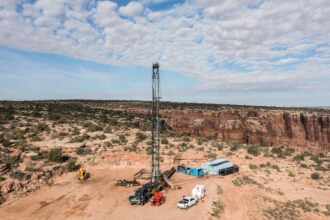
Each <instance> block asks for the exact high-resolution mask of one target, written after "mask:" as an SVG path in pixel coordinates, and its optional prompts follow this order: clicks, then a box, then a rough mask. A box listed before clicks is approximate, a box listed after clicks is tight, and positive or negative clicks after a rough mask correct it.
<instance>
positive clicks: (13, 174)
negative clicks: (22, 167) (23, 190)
mask: <svg viewBox="0 0 330 220" xmlns="http://www.w3.org/2000/svg"><path fill="white" fill-rule="evenodd" d="M9 176H10V177H11V178H13V179H18V180H22V179H23V178H24V176H25V174H24V173H22V172H21V171H19V170H16V171H11V172H10V173H9Z"/></svg>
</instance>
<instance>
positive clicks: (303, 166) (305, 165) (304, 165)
mask: <svg viewBox="0 0 330 220" xmlns="http://www.w3.org/2000/svg"><path fill="white" fill-rule="evenodd" d="M300 166H301V167H302V168H307V167H308V166H307V164H305V163H302V164H300Z"/></svg>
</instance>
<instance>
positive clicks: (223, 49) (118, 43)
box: [0, 0, 330, 90]
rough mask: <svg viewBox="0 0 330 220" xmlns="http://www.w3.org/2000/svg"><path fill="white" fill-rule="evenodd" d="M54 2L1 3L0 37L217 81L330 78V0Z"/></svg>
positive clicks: (238, 85)
mask: <svg viewBox="0 0 330 220" xmlns="http://www.w3.org/2000/svg"><path fill="white" fill-rule="evenodd" d="M54 2H55V1H53V0H37V1H36V2H26V1H23V0H15V1H12V0H4V1H0V44H1V45H4V46H7V47H11V48H18V49H22V50H31V51H38V52H47V53H56V54H62V55H66V56H71V57H74V58H79V59H85V60H90V61H94V62H98V63H104V64H110V65H123V66H125V65H137V66H147V67H149V66H150V63H151V62H152V61H159V62H160V63H161V67H162V68H165V69H168V70H172V71H176V72H180V73H182V74H185V75H187V76H191V77H195V78H197V79H199V80H200V81H202V82H203V86H204V88H209V89H217V88H222V89H228V90H230V89H242V90H249V89H251V90H253V89H269V88H274V89H275V88H282V87H292V88H305V87H308V86H315V84H312V83H310V81H312V80H313V79H315V78H321V79H329V75H330V71H329V65H330V62H329V59H330V52H329V51H330V46H329V45H330V41H329V39H330V30H329V28H327V27H330V2H329V1H325V0H323V1H321V0H320V1H309V0H300V1H284V0H280V1H274V0H271V1H259V0H242V1H234V0H223V1H218V0H196V1H186V2H185V3H183V4H180V5H177V4H174V5H173V7H172V8H170V9H168V10H163V11H161V10H160V11H159V10H158V11H152V10H150V9H148V8H145V9H144V7H147V6H148V4H149V3H150V4H151V3H159V2H163V1H162V0H154V1H151V0H146V1H143V2H142V3H140V2H137V1H133V2H130V3H128V4H127V5H126V6H122V7H119V8H118V5H117V4H116V3H115V2H112V1H97V2H96V3H93V4H91V2H90V1H87V0H65V1H64V0H60V1H56V3H54ZM18 5H19V6H20V7H19V8H21V10H16V9H17V6H18ZM143 5H144V6H143ZM289 65H290V66H289Z"/></svg>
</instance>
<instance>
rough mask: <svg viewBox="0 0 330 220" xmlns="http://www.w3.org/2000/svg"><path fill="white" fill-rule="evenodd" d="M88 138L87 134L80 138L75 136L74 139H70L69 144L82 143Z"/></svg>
mask: <svg viewBox="0 0 330 220" xmlns="http://www.w3.org/2000/svg"><path fill="white" fill-rule="evenodd" d="M89 138H90V136H89V135H88V134H84V135H82V136H76V137H74V138H72V140H71V142H80V143H81V142H84V141H86V140H88V139H89Z"/></svg>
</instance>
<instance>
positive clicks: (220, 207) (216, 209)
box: [210, 185, 225, 218]
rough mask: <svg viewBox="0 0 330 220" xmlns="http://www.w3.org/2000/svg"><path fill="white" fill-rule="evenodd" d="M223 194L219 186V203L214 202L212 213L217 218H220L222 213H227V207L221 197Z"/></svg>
mask: <svg viewBox="0 0 330 220" xmlns="http://www.w3.org/2000/svg"><path fill="white" fill-rule="evenodd" d="M222 193H223V189H222V188H221V186H219V185H218V186H217V195H218V196H219V198H218V200H217V201H213V202H212V206H213V207H212V213H210V215H211V216H212V217H215V218H219V217H220V215H221V213H223V212H224V211H225V205H224V204H223V203H222V201H221V198H220V196H221V195H222Z"/></svg>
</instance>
